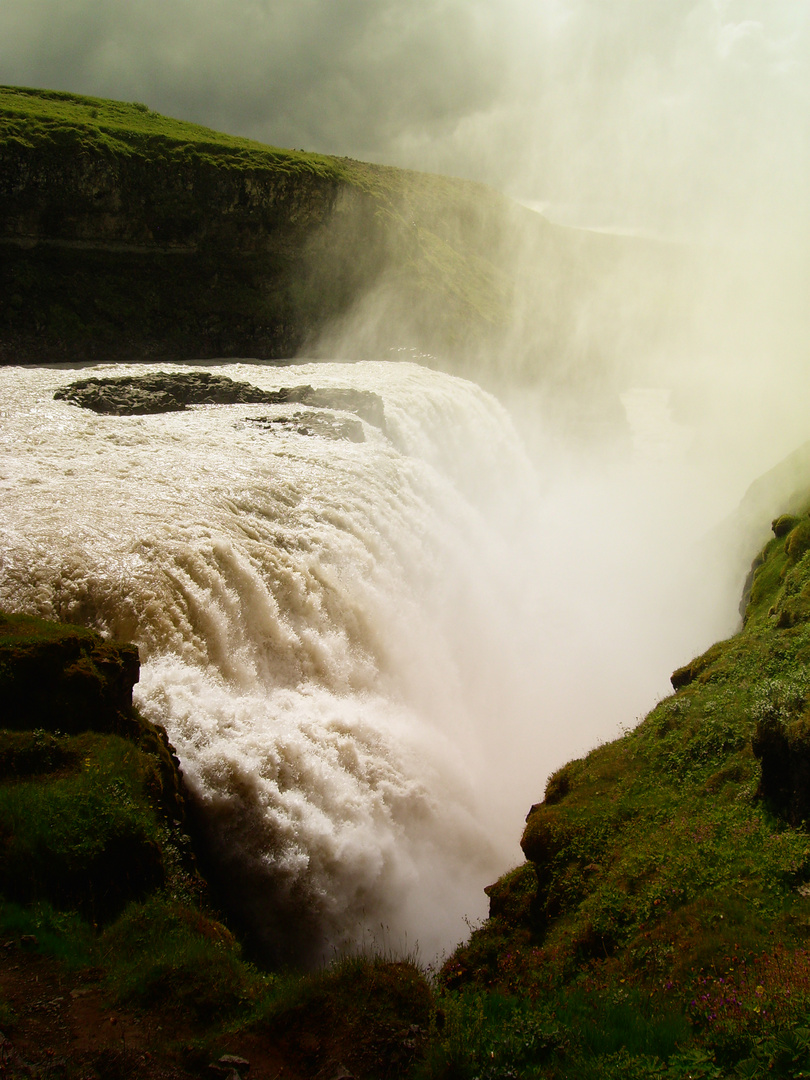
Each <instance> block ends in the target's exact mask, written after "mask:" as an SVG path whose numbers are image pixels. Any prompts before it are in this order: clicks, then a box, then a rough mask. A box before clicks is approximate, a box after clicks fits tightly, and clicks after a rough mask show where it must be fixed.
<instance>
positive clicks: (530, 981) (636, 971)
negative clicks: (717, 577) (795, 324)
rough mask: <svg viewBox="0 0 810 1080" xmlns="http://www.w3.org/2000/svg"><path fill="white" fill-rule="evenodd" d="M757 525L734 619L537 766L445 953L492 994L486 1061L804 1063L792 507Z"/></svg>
mask: <svg viewBox="0 0 810 1080" xmlns="http://www.w3.org/2000/svg"><path fill="white" fill-rule="evenodd" d="M773 531H774V533H775V535H774V537H773V539H772V540H771V541H770V543H769V544H768V545H767V547H766V548H765V549H764V551H763V552H762V554H761V556H760V558H759V559H758V560H757V562H756V563H755V569H754V572H753V575H752V579H751V581H750V582H749V588H750V592H749V593H748V596H747V606H746V613H745V623H744V626H743V628H742V630H741V631H740V633H739V634H737V635H736V636H735V637H733V638H731V639H729V640H728V641H724V642H718V643H717V644H716V645H714V646H712V648H710V649H709V650H708V651H707V652H706V653H705V654H704V655H703V656H701V657H698V658H697V659H695V660H694V661H692V663H691V664H689V665H687V666H686V667H684V668H681V669H679V670H678V671H676V672H674V673H673V676H672V682H673V686H674V688H675V693H674V694H673V695H672V696H671V697H669V698H668V699H666V700H665V701H662V702H661V703H660V704H659V705H658V706H656V708H655V709H653V711H652V712H651V713H650V714H649V715H648V716H647V717H646V719H645V720H644V721H643V722H642V723H641V724H640V725H639V726H638V727H636V728H635V729H633V730H631V731H628V732H627V733H626V734H625V735H624V736H623V737H622V738H621V739H618V740H616V741H614V742H611V743H609V744H607V745H604V746H599V747H597V748H596V749H595V750H593V751H592V752H591V753H590V754H588V755H587V757H585V758H583V759H581V760H577V761H572V762H569V763H568V764H567V765H565V766H564V767H563V768H562V769H560V770H559V771H558V772H557V773H555V774H554V775H553V776H552V777H551V778H550V779H549V781H548V785H547V787H546V792H545V798H544V800H543V801H542V802H541V803H540V804H538V805H536V806H534V807H532V810H531V812H530V814H529V816H528V818H527V822H526V828H525V831H524V834H523V840H522V847H523V850H524V852H525V854H526V858H527V861H526V863H525V864H524V865H523V866H521V867H519V868H517V869H516V870H514V871H513V872H512V873H511V874H509V875H507V876H506V877H505V878H503V879H502V880H501V881H499V882H498V883H496V884H495V885H493V886H491V887H490V889H489V890H488V892H489V895H490V905H491V907H490V918H489V920H488V921H487V923H486V924H485V925H484V926H483V927H481V928H480V929H478V930H477V931H476V932H475V933H474V934H473V935H472V937H471V939H470V941H469V943H468V944H467V945H465V946H464V947H462V948H461V949H460V950H459V951H458V953H457V954H456V956H455V957H453V958H452V960H451V961H450V962H449V963H448V964H447V965H446V967H445V970H444V973H443V978H444V982H445V985H446V986H448V987H451V988H454V990H455V991H456V992H457V993H458V999H457V1000H458V1002H460V1003H463V1005H462V1007H463V1008H464V1009H467V1010H469V1008H470V1002H472V1001H476V1000H480V1001H483V1002H485V1004H486V1007H487V1008H495V1005H494V1003H495V1002H496V1001H498V1002H499V1003H500V1004H499V1005H498V1008H499V1009H500V1016H501V1019H500V1020H499V1024H505V1031H506V1034H505V1035H503V1036H501V1035H499V1034H498V1033H497V1031H496V1030H495V1029H493V1028H492V1027H491V1026H490V1024H489V1022H488V1021H487V1020H486V1008H485V1010H484V1017H485V1018H484V1020H482V1021H481V1022H480V1024H479V1029H480V1035H479V1038H480V1040H481V1045H483V1046H490V1045H491V1047H492V1048H493V1052H494V1054H495V1059H496V1060H497V1061H498V1062H499V1064H498V1066H497V1069H495V1071H490V1072H488V1073H486V1075H492V1076H507V1075H520V1076H561V1077H562V1076H572V1077H573V1076H576V1077H583V1076H594V1077H597V1076H598V1077H609V1076H616V1077H618V1076H624V1077H627V1076H633V1077H635V1076H638V1077H653V1076H659V1075H661V1076H663V1075H666V1076H678V1077H680V1076H684V1077H686V1076H701V1077H715V1076H748V1077H754V1076H786V1077H798V1076H805V1075H808V1074H810V1024H809V1023H808V1021H809V1020H810V950H808V939H809V937H810V836H808V832H807V820H808V819H810V668H809V667H808V664H810V518H808V517H807V516H801V517H793V516H788V515H785V516H782V517H780V518H778V519H777V520H776V521H775V522H774V525H773ZM482 994H483V997H481V995H482ZM465 1015H466V1014H465ZM504 1018H506V1019H504ZM513 1028H514V1029H515V1030H517V1031H519V1032H528V1034H527V1035H526V1039H527V1041H526V1042H525V1043H523V1044H521V1043H520V1040H519V1039H518V1037H517V1036H516V1035H515V1034H514V1031H513ZM532 1047H534V1049H532ZM493 1069H494V1066H493ZM510 1069H512V1070H513V1071H512V1072H510V1071H509V1070H510ZM498 1070H500V1071H498ZM514 1070H516V1071H514Z"/></svg>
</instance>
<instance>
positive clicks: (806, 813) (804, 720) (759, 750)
mask: <svg viewBox="0 0 810 1080" xmlns="http://www.w3.org/2000/svg"><path fill="white" fill-rule="evenodd" d="M751 746H752V749H753V751H754V754H755V756H756V757H757V758H759V760H760V762H761V765H762V774H761V777H760V782H759V787H758V789H757V795H758V796H759V797H760V798H762V799H764V800H765V802H766V803H767V804H768V805H769V806H770V808H771V810H773V811H774V813H776V814H778V815H779V816H780V817H783V818H786V819H787V821H789V822H790V824H791V825H794V826H801V825H803V824H804V825H806V823H807V822H808V821H810V716H809V715H808V714H806V713H805V714H803V715H801V716H799V717H798V718H797V719H794V720H792V721H789V722H788V723H785V722H783V721H781V720H780V719H779V718H776V717H773V716H765V717H762V718H760V719H759V720H758V722H757V726H756V729H755V731H754V735H753V737H752V739H751Z"/></svg>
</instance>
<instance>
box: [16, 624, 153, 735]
mask: <svg viewBox="0 0 810 1080" xmlns="http://www.w3.org/2000/svg"><path fill="white" fill-rule="evenodd" d="M43 626H44V627H47V628H49V629H48V630H47V631H45V632H43V631H42V627H43ZM139 668H140V663H139V659H138V649H137V647H136V646H135V645H124V644H114V643H112V642H108V641H104V640H103V639H102V638H101V637H100V635H98V634H96V633H94V632H93V631H91V630H85V629H83V628H81V627H78V626H66V625H62V624H59V623H42V621H41V620H38V619H27V618H26V617H25V616H21V615H2V616H0V726H2V727H5V728H11V729H13V730H28V731H30V730H32V729H34V728H42V729H45V730H48V729H50V728H52V727H54V725H57V726H58V728H59V730H60V731H64V732H68V733H74V732H78V731H107V732H116V733H119V734H123V733H125V732H126V731H127V729H128V728H129V727H130V726H131V723H132V721H131V716H130V714H131V711H132V687H133V686H134V685H135V683H136V682H137V681H138V673H139Z"/></svg>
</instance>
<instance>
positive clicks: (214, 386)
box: [54, 371, 385, 441]
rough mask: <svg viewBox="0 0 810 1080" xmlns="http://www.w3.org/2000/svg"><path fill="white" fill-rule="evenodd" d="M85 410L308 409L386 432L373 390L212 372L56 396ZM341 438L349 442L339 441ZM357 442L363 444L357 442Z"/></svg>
mask: <svg viewBox="0 0 810 1080" xmlns="http://www.w3.org/2000/svg"><path fill="white" fill-rule="evenodd" d="M54 398H55V399H56V400H57V401H67V402H70V404H71V405H78V406H79V407H80V408H82V409H92V411H93V412H97V413H102V414H106V415H110V416H143V415H148V414H152V413H166V412H182V411H183V410H185V409H187V408H188V407H189V406H190V405H287V404H291V403H292V404H298V405H309V406H310V407H311V408H316V409H329V410H332V411H336V412H350V413H354V414H355V415H356V416H359V417H360V419H361V420H365V421H366V423H368V424H373V425H374V426H375V427H378V428H380V429H381V430H384V428H385V409H384V407H383V402H382V398H380V397H379V395H377V394H375V393H372V391H370V390H355V389H353V388H351V387H349V388H341V387H327V388H321V389H318V388H316V387H313V386H310V385H308V384H307V385H303V386H285V387H281V388H280V389H279V390H262V389H260V388H259V387H258V386H253V385H252V384H251V383H243V382H236V381H235V380H233V379H229V378H228V377H227V376H225V375H213V374H212V373H210V372H207V371H196V372H176V373H171V372H157V373H155V374H153V375H123V376H119V377H116V378H102V379H96V378H92V379H79V380H77V381H76V382H73V383H70V385H68V386H63V387H60V389H58V390H57V391H56V392H55V393H54ZM340 437H341V438H342V437H344V436H340ZM353 441H359V440H357V439H354V440H353Z"/></svg>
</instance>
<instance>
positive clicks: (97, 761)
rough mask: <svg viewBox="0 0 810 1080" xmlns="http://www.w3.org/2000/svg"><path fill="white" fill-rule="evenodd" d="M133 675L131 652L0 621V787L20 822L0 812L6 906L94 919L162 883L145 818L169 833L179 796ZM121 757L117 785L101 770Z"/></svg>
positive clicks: (31, 622) (40, 624) (172, 760)
mask: <svg viewBox="0 0 810 1080" xmlns="http://www.w3.org/2000/svg"><path fill="white" fill-rule="evenodd" d="M138 673H139V659H138V650H137V648H136V647H135V646H134V645H129V644H119V643H114V642H109V641H105V640H104V639H103V638H102V637H101V636H100V635H99V634H97V633H95V632H94V631H92V630H88V629H84V628H82V627H78V626H69V625H65V624H61V623H53V622H47V621H45V620H42V619H37V618H33V617H29V616H25V615H6V614H3V613H0V785H11V786H12V788H14V787H15V786H16V785H20V790H21V791H22V792H23V794H22V795H21V796H20V797H21V798H22V799H23V803H22V805H23V807H27V810H26V811H25V812H26V813H27V815H28V816H29V817H30V821H27V822H26V827H25V828H20V826H19V820H18V819H15V813H16V814H18V815H19V810H17V811H14V809H13V804H12V809H11V810H9V804H8V803H6V804H4V810H5V813H4V814H1V815H0V894H2V895H3V896H4V897H6V898H7V899H10V900H14V901H15V902H18V903H22V904H28V903H32V902H34V901H36V900H42V899H44V900H47V901H48V902H50V903H52V904H55V905H57V906H59V905H63V906H66V907H67V908H69V909H72V910H77V911H79V912H81V913H82V914H83V915H85V916H86V917H88V918H92V919H93V920H94V921H99V922H104V921H107V920H109V919H111V918H114V917H115V916H117V915H118V914H119V913H120V912H121V911H122V910H123V908H124V907H125V906H126V904H127V903H129V901H130V900H133V899H141V898H143V897H144V896H146V895H148V894H149V893H150V892H151V891H153V890H154V889H157V888H159V887H160V886H161V885H162V884H163V883H164V881H165V876H166V867H165V863H164V857H163V852H162V848H161V844H162V841H161V840H160V834H159V833H158V832H157V831H156V827H155V825H154V821H156V820H158V819H160V820H161V821H163V822H172V823H173V824H174V826H175V827H178V826H181V825H182V824H183V822H184V820H185V818H186V809H185V797H184V793H183V787H182V778H181V774H180V770H179V764H178V761H177V758H176V756H175V755H174V751H173V749H172V747H171V745H170V743H169V741H168V739H167V737H166V733H165V731H163V729H162V728H159V727H157V726H155V725H153V724H151V723H149V722H148V721H147V720H145V719H144V718H143V717H141V716H140V715H139V714H138V713H137V711H136V710H135V709H134V708H133V705H132V688H133V686H134V684H135V683H136V682H137V681H138ZM122 746H123V747H127V746H129V750H123V751H122V750H121V748H122ZM116 748H118V749H116ZM122 759H123V761H124V762H125V763H129V764H128V766H127V767H128V768H129V769H130V772H129V773H128V774H126V779H125V778H124V774H123V773H122V774H121V775H120V776H119V775H118V774H116V773H115V772H109V771H107V770H109V769H110V762H111V761H113V760H117V761H118V762H120V761H121V760H122ZM29 789H30V790H36V792H37V793H38V796H37V797H36V798H34V797H29V796H26V795H25V791H27V790H29ZM26 798H28V802H27V803H26V802H25V799H26ZM150 821H151V822H152V823H151V824H150ZM189 867H190V870H189V872H195V871H194V870H193V867H191V864H189Z"/></svg>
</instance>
